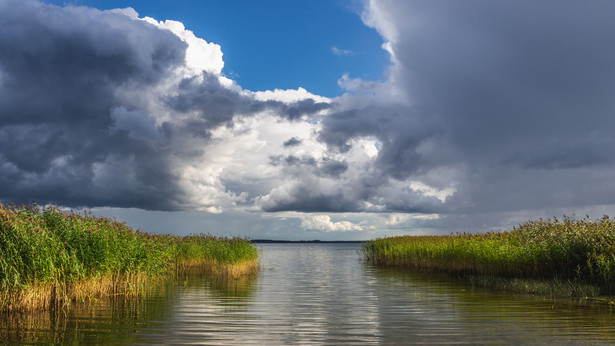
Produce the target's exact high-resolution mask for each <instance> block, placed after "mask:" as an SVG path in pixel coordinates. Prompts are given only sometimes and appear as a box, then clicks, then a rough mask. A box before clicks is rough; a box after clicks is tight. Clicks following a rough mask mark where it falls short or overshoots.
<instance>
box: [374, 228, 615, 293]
mask: <svg viewBox="0 0 615 346" xmlns="http://www.w3.org/2000/svg"><path fill="white" fill-rule="evenodd" d="M362 252H363V255H364V257H365V259H366V260H367V261H368V262H371V263H374V264H376V265H383V266H402V267H403V266H405V267H412V268H418V269H428V270H443V271H449V272H453V273H456V274H459V275H461V276H462V277H466V278H468V279H469V280H470V281H471V282H473V283H475V284H477V285H482V286H492V287H497V288H502V289H509V290H514V291H527V292H535V293H547V292H550V293H551V294H553V295H565V296H587V295H590V296H591V295H613V294H615V221H614V220H613V219H611V218H609V217H607V216H605V217H603V218H602V219H600V220H591V219H589V218H586V219H581V220H573V219H570V218H564V219H563V220H558V219H549V220H546V221H544V220H539V221H530V222H527V223H525V224H522V225H519V226H518V227H515V228H514V229H513V230H512V231H508V232H491V233H486V234H457V235H450V236H400V237H390V238H382V239H376V240H373V241H369V242H366V243H364V244H363V247H362ZM545 285H546V286H545ZM558 287H561V289H560V288H558Z"/></svg>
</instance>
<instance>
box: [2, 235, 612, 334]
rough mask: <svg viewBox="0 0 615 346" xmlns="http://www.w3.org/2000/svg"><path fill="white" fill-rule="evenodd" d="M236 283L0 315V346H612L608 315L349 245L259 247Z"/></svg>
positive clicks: (185, 285) (203, 280)
mask: <svg viewBox="0 0 615 346" xmlns="http://www.w3.org/2000/svg"><path fill="white" fill-rule="evenodd" d="M259 246H262V258H263V267H264V269H263V270H262V271H261V272H260V273H259V274H258V275H255V276H254V277H252V278H247V279H244V280H241V281H237V282H232V283H229V282H215V281H211V280H210V279H208V278H207V277H206V276H203V275H191V276H187V277H186V278H184V279H182V280H180V281H179V282H178V283H174V284H166V285H159V286H160V287H156V288H153V289H152V291H151V292H150V293H149V296H148V297H147V298H143V299H120V298H117V299H115V300H113V301H109V300H105V301H99V302H95V303H90V304H82V305H80V306H75V307H73V308H72V309H69V310H67V311H64V312H44V313H36V314H12V315H8V314H5V315H0V333H1V334H0V342H3V343H7V344H25V343H43V344H49V343H55V344H62V345H65V344H78V345H85V344H234V345H237V344H259V345H264V344H267V345H270V344H352V343H360V344H387V345H389V344H391V345H392V344H416V343H436V344H447V343H448V344H463V343H468V344H480V343H484V344H495V343H532V344H533V343H541V344H562V343H563V344H587V343H589V344H596V343H604V344H613V343H615V310H614V309H613V308H610V307H608V306H604V305H592V304H580V303H576V302H573V301H568V300H557V301H554V300H549V299H545V298H540V297H528V296H522V295H511V294H502V293H494V292H489V291H487V290H479V289H472V288H468V287H466V286H464V285H463V284H461V283H459V282H457V281H455V280H451V279H447V278H444V277H441V276H440V277H437V276H434V275H425V274H420V273H409V272H404V271H399V270H391V269H382V268H374V267H370V266H368V265H366V264H364V263H362V262H361V261H360V260H359V259H360V256H359V254H358V253H357V251H358V249H359V245H358V244H264V245H259Z"/></svg>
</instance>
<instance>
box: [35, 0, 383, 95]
mask: <svg viewBox="0 0 615 346" xmlns="http://www.w3.org/2000/svg"><path fill="white" fill-rule="evenodd" d="M46 2H47V3H52V4H57V5H66V4H72V5H77V6H90V7H94V8H98V9H113V8H124V7H132V8H134V9H135V10H136V11H137V12H138V13H139V15H140V16H141V17H144V16H148V17H152V18H155V19H157V20H165V19H172V20H177V21H180V22H182V23H184V25H185V26H186V28H187V29H189V30H192V31H194V33H195V34H196V36H198V37H201V38H203V39H205V40H206V41H208V42H214V43H216V44H219V45H220V46H222V52H223V53H224V63H225V68H224V72H225V73H226V74H227V75H228V76H229V77H231V78H232V79H234V80H236V81H237V82H238V83H239V84H240V85H241V86H242V87H243V88H246V89H249V90H253V91H257V90H273V89H276V88H277V89H296V88H298V87H303V88H305V89H307V90H308V91H310V92H312V93H314V94H317V95H322V96H327V97H335V96H340V95H341V94H342V93H343V90H342V89H341V88H340V87H339V86H338V84H337V80H338V79H339V78H340V77H341V76H342V75H343V74H346V73H347V74H349V75H350V76H351V77H353V78H362V79H367V80H381V79H383V76H384V73H385V72H386V71H385V69H386V67H387V65H388V61H389V56H388V54H387V53H386V52H385V51H384V50H383V49H382V48H381V45H382V43H383V39H382V37H381V36H380V35H378V33H377V32H376V30H374V29H372V28H368V27H367V26H365V24H363V22H362V21H361V18H360V14H361V11H362V6H361V3H360V2H359V1H358V0H357V1H355V0H351V1H341V0H312V1H274V0H266V1H243V0H225V1H224V0H222V1H221V0H212V1H193V0H192V1H191V0H176V1H168V0H140V1H139V0H135V1H131V0H128V1H121V0H108V1H107V0H73V1H71V0H68V1H67V0H47V1H46ZM333 47H335V48H337V49H339V51H338V54H335V53H334V52H333Z"/></svg>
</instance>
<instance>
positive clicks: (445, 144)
mask: <svg viewBox="0 0 615 346" xmlns="http://www.w3.org/2000/svg"><path fill="white" fill-rule="evenodd" d="M614 10H615V5H614V4H612V3H610V2H601V3H599V4H594V6H587V5H586V3H584V2H582V1H572V0H571V1H563V2H560V3H558V7H557V9H556V10H554V8H553V7H552V6H550V5H549V4H546V3H540V4H537V3H535V2H533V1H515V2H491V3H488V4H485V2H483V1H464V2H456V1H429V2H422V1H395V0H382V1H380V0H373V1H370V2H368V3H366V9H365V12H364V14H363V19H364V21H365V23H366V24H367V25H370V26H372V27H374V28H375V29H377V30H378V31H379V32H380V34H381V35H382V36H383V38H384V39H385V40H386V43H385V44H384V45H383V48H384V49H386V50H387V51H389V52H390V53H391V67H390V70H389V72H390V75H389V78H388V80H386V81H385V82H382V83H378V82H370V81H363V80H361V79H353V78H351V77H350V76H348V75H344V76H342V77H341V78H340V80H339V84H340V86H342V87H344V88H345V89H346V90H347V91H348V93H347V94H346V95H344V96H342V97H340V98H337V99H335V100H333V103H332V108H331V109H330V110H329V113H328V116H327V117H326V118H324V119H323V120H322V123H321V129H320V131H319V140H321V141H322V142H323V143H325V144H327V147H328V150H329V153H330V155H333V154H332V153H337V154H336V155H338V156H339V157H340V158H341V159H340V158H338V160H339V161H343V162H347V159H344V158H345V157H346V156H347V155H348V153H349V152H350V151H352V150H355V149H356V148H355V145H356V141H357V140H360V139H364V138H372V139H375V143H377V145H378V147H377V155H376V156H375V157H371V158H368V157H363V159H362V160H360V161H358V162H357V161H354V162H353V163H352V164H349V166H348V169H347V170H346V171H345V172H344V173H343V174H340V175H339V176H338V177H337V178H336V183H331V184H322V181H320V182H319V183H320V185H319V183H309V184H307V183H305V184H302V183H298V182H297V183H294V185H289V186H286V187H284V188H280V190H274V191H272V194H270V195H269V197H270V198H269V199H268V201H267V202H268V203H267V204H266V205H267V208H268V209H269V210H277V209H278V208H301V206H300V204H301V202H302V201H311V202H310V203H306V205H305V210H318V209H320V210H322V209H326V208H339V206H340V205H343V206H344V208H343V210H344V211H349V210H352V209H354V210H357V211H369V210H380V211H391V212H394V211H398V212H401V211H403V212H417V211H419V212H424V213H431V212H437V213H448V214H451V213H460V214H467V213H480V212H493V213H500V212H505V211H514V210H525V209H536V210H537V209H545V208H567V207H574V206H579V207H582V206H589V205H602V204H612V203H613V202H614V200H613V198H612V196H613V193H614V192H615V190H614V186H613V183H612V179H611V178H609V176H610V173H611V172H613V169H614V168H615V167H614V165H615V155H614V154H613V153H612V150H609V149H608V148H610V147H612V146H613V145H614V144H615V143H614V142H613V141H614V137H613V136H612V135H611V134H610V132H609V131H610V130H609V129H610V128H611V127H613V126H614V125H615V118H614V117H613V116H612V114H613V112H614V111H615V99H614V98H613V97H611V96H612V94H613V92H614V91H615V68H614V67H615V64H614V63H613V62H614V61H615V46H613V45H612V44H610V43H609V42H610V37H609V33H610V32H613V31H614V30H615V20H614V19H615V15H614V14H613V13H615V11H614ZM357 167H362V168H363V169H362V172H361V173H358V172H357V171H356V170H355V168H357ZM305 172H306V171H305V170H304V171H301V172H296V175H297V181H300V182H305V181H306V179H304V178H302V176H303V175H305V174H306V173H305ZM315 174H316V173H315ZM323 185H324V186H323ZM320 186H323V187H322V188H321V187H320ZM325 186H326V187H325ZM329 186H331V187H329ZM293 196H295V197H296V198H293ZM303 197H307V199H303ZM315 201H318V204H319V205H320V206H322V208H315V207H314V204H316V202H315ZM344 201H345V202H344ZM284 206H286V207H284ZM331 210H335V209H331Z"/></svg>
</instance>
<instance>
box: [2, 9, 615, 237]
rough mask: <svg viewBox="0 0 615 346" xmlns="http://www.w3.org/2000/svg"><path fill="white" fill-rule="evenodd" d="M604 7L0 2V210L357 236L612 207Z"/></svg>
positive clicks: (612, 29) (264, 233)
mask: <svg viewBox="0 0 615 346" xmlns="http://www.w3.org/2000/svg"><path fill="white" fill-rule="evenodd" d="M613 33H615V2H610V1H593V2H586V1H580V0H563V1H557V5H555V2H553V1H548V0H541V1H535V0H532V1H527V0H517V1H504V0H498V1H479V0H467V1H462V2H461V1H455V0H434V1H412V0H410V1H406V0H397V1H395V0H370V1H367V0H366V1H324V0H323V1H273V0H271V1H262V2H254V1H187V0H186V1H173V2H170V1H88V0H74V1H60V0H53V1H52V0H48V1H42V2H41V1H35V0H25V1H23V0H0V200H1V201H2V202H4V203H8V202H15V203H24V202H31V201H37V202H38V203H39V204H46V203H49V202H51V203H55V204H58V205H60V206H62V207H66V208H74V209H78V210H79V209H82V208H87V209H92V210H93V211H94V212H95V213H96V214H99V215H106V216H115V217H117V218H119V219H122V220H126V221H127V222H128V224H129V225H131V226H133V227H135V228H141V229H143V230H145V231H150V232H156V233H175V234H189V233H199V232H206V233H212V234H217V235H224V236H227V235H240V236H247V237H250V238H257V239H258V238H268V239H289V240H298V239H321V240H364V239H371V238H376V237H383V236H391V235H400V234H410V235H419V234H450V233H454V232H485V231H490V230H497V229H511V228H512V227H513V226H514V225H517V224H519V223H521V222H524V221H526V220H528V219H535V218H541V217H542V218H548V217H561V216H562V215H576V216H579V217H583V216H585V215H589V216H590V217H592V218H599V217H601V216H602V215H604V214H607V215H615V212H614V210H615V179H614V177H615V151H614V150H613V148H615V146H614V144H615V138H614V136H613V135H612V128H613V127H614V125H615V97H614V96H615V45H613V44H612V36H613Z"/></svg>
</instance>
